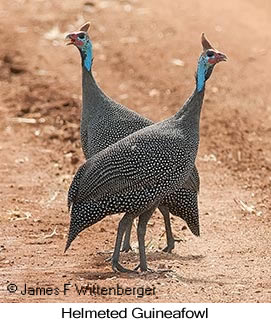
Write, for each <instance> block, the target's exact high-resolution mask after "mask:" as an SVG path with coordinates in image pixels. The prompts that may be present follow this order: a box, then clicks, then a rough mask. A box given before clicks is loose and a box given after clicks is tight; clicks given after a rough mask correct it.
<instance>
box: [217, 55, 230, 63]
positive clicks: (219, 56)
mask: <svg viewBox="0 0 271 323" xmlns="http://www.w3.org/2000/svg"><path fill="white" fill-rule="evenodd" d="M216 58H217V62H222V61H224V62H226V61H227V59H228V58H227V56H226V55H225V54H223V53H217V56H216Z"/></svg>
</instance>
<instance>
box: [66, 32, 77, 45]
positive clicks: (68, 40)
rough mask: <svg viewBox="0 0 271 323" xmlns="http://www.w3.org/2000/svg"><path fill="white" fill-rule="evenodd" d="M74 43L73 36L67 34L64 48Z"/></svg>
mask: <svg viewBox="0 0 271 323" xmlns="http://www.w3.org/2000/svg"><path fill="white" fill-rule="evenodd" d="M74 43H75V35H74V34H68V35H67V36H66V37H65V44H66V46H68V45H74Z"/></svg>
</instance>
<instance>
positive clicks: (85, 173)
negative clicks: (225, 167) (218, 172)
mask: <svg viewBox="0 0 271 323" xmlns="http://www.w3.org/2000/svg"><path fill="white" fill-rule="evenodd" d="M203 95H204V91H202V92H196V91H195V92H194V93H193V95H192V96H191V98H190V99H189V100H188V101H187V102H186V104H185V105H184V107H183V109H182V110H181V111H180V112H179V113H177V114H176V115H175V116H173V117H171V118H170V119H168V120H165V121H163V122H160V123H157V124H154V125H151V126H148V127H146V128H143V129H141V130H139V131H137V132H135V133H133V134H131V135H129V136H128V137H125V138H123V139H121V140H120V141H118V142H117V143H115V144H113V145H110V146H109V147H107V148H106V149H104V150H102V151H100V152H99V153H97V154H96V155H94V156H93V157H91V158H90V159H88V160H87V161H86V163H85V164H83V165H82V166H81V167H80V168H79V170H78V172H77V173H76V175H75V177H74V179H73V182H72V184H71V186H70V190H69V194H68V200H69V203H70V205H72V208H71V224H70V233H69V239H68V242H67V248H68V246H69V245H70V243H71V242H72V240H73V239H74V238H75V237H76V236H77V234H78V233H79V232H81V231H82V230H83V229H85V228H86V227H88V226H90V225H92V224H94V223H96V222H98V221H100V220H101V219H102V218H104V217H105V216H106V215H109V214H114V213H117V212H128V213H133V214H137V213H138V214H140V213H142V212H144V211H145V210H148V209H151V208H153V207H155V206H157V205H159V204H160V203H162V202H164V203H165V204H167V205H169V206H170V205H171V204H172V200H171V199H170V198H168V196H169V195H170V194H172V193H174V192H175V191H176V190H178V188H179V187H181V186H182V185H184V183H185V182H186V181H187V178H188V177H189V175H190V173H191V171H192V170H193V169H194V163H195V158H196V154H197V149H198V143H199V116H200V110H201V105H202V100H203ZM174 194H176V193H174ZM192 197H193V198H194V196H192ZM172 198H173V200H174V201H175V199H174V196H173V197H172ZM171 209H174V208H173V207H172V206H171Z"/></svg>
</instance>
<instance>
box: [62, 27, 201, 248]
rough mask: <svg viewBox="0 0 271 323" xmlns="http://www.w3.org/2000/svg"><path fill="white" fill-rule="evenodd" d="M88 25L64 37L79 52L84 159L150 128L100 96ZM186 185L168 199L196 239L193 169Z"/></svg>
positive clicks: (196, 184)
mask: <svg viewBox="0 0 271 323" xmlns="http://www.w3.org/2000/svg"><path fill="white" fill-rule="evenodd" d="M89 25H90V24H89V23H86V24H84V25H83V26H82V27H81V29H80V31H79V32H73V33H70V34H68V35H67V36H66V39H67V40H68V41H69V44H74V45H75V46H76V47H77V48H78V49H79V51H80V54H81V58H82V93H83V109H82V115H81V127H80V132H81V142H82V148H83V152H84V155H85V157H86V159H88V158H91V157H92V156H93V155H95V154H96V153H98V152H99V151H101V150H103V149H105V148H106V147H108V146H109V145H111V144H114V143H115V142H117V141H119V140H120V139H122V138H125V137H126V136H128V135H129V134H131V133H133V132H135V131H137V130H139V129H142V128H144V127H146V126H149V125H151V124H153V122H152V121H150V120H148V119H146V118H144V117H142V116H140V115H139V114H137V113H136V112H134V111H132V110H130V109H128V108H126V107H124V106H123V105H121V104H119V103H117V102H115V101H113V100H112V99H111V98H109V97H108V96H107V95H106V94H104V92H103V91H102V90H101V89H100V88H99V86H98V85H97V83H96V82H95V79H94V77H93V75H92V59H93V58H92V44H91V40H90V39H89V36H88V34H87V31H88V29H89ZM187 185H188V187H190V188H191V187H192V189H185V188H180V189H178V191H176V194H174V195H172V196H171V197H170V198H169V201H170V206H171V212H173V211H174V213H173V214H175V213H177V214H178V216H180V217H181V218H182V219H183V220H185V221H186V222H187V225H188V227H189V228H190V229H191V231H192V232H193V233H194V234H196V235H199V220H198V206H197V192H198V190H199V176H198V172H197V169H196V167H195V168H194V170H193V172H192V174H191V177H190V179H189V181H188V183H187ZM170 206H169V205H159V209H160V211H161V213H162V214H163V216H164V221H165V226H166V235H167V246H166V248H164V251H168V252H170V251H171V250H172V249H173V248H174V239H173V236H172V231H171V226H170V217H169V209H168V207H170ZM131 228H132V222H131V223H129V225H128V227H127V231H126V235H125V239H124V245H123V250H124V251H128V250H129V249H130V233H131Z"/></svg>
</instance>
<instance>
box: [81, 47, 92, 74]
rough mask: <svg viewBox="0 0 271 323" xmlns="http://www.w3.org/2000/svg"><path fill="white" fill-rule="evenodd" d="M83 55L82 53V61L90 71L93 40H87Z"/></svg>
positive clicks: (82, 51)
mask: <svg viewBox="0 0 271 323" xmlns="http://www.w3.org/2000/svg"><path fill="white" fill-rule="evenodd" d="M81 55H82V63H83V65H84V67H85V68H86V69H87V71H88V72H89V71H90V70H91V66H92V45H91V42H89V41H88V42H87V43H86V44H85V46H84V47H83V48H82V50H81Z"/></svg>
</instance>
